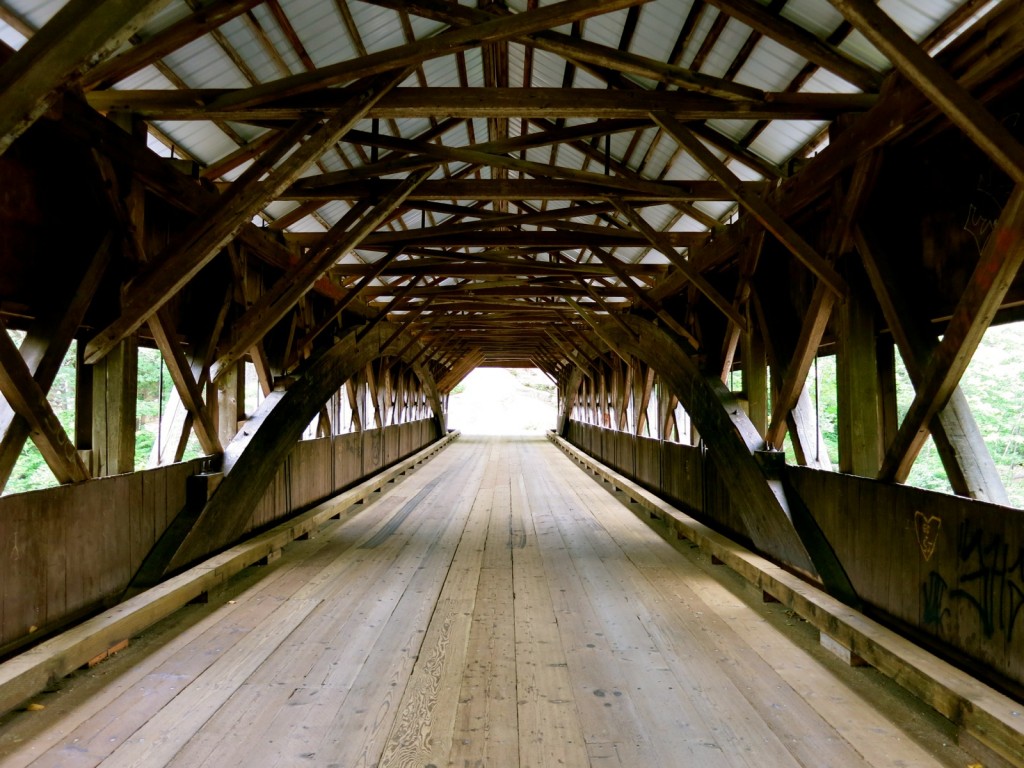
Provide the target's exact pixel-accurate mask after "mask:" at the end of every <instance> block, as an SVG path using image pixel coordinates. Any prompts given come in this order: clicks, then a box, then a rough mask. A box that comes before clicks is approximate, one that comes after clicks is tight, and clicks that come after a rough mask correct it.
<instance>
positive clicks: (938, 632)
mask: <svg viewBox="0 0 1024 768" xmlns="http://www.w3.org/2000/svg"><path fill="white" fill-rule="evenodd" d="M567 437H568V440H569V442H571V443H572V444H573V445H575V446H577V447H578V448H580V449H582V450H583V451H585V452H586V453H588V454H589V455H590V456H593V457H594V458H595V459H597V460H599V461H601V462H602V463H604V464H607V465H608V466H610V467H612V468H613V469H615V470H616V471H618V472H620V473H621V474H623V475H625V476H626V477H629V478H630V479H632V480H634V481H635V482H637V483H638V484H640V485H642V486H643V487H645V488H646V489H648V490H651V491H653V492H655V493H657V494H658V495H659V496H660V497H661V498H664V499H666V500H667V501H669V502H670V503H672V504H674V505H676V506H678V507H680V508H682V509H684V510H686V511H687V512H689V513H691V514H693V515H694V516H695V517H696V518H698V519H699V520H701V521H702V522H704V523H705V524H707V525H710V526H711V527H713V528H714V529H716V530H718V531H723V532H728V533H729V535H730V536H732V537H733V538H735V539H737V540H738V541H740V542H743V543H745V544H749V537H748V536H747V535H746V531H745V528H744V526H743V517H742V499H740V500H737V499H736V498H735V495H734V494H731V493H730V491H729V471H728V467H719V466H716V464H715V461H714V457H713V456H711V455H710V454H706V455H705V454H703V453H702V451H701V450H700V449H699V448H696V447H693V446H683V445H678V444H676V443H670V442H663V441H659V440H653V439H650V438H645V437H636V436H635V435H631V434H629V433H625V432H616V431H614V430H609V429H604V428H601V427H597V426H593V425H590V424H583V423H579V422H575V421H574V422H571V423H570V425H569V430H568V435H567ZM785 475H786V480H787V482H788V484H789V486H790V488H791V490H792V492H795V493H797V494H799V496H800V498H801V499H802V501H803V503H804V504H805V505H806V506H807V508H808V509H809V510H810V511H811V514H812V515H813V516H814V518H815V520H816V521H817V523H818V525H819V527H820V528H821V530H822V532H823V533H824V534H825V537H826V538H827V539H828V541H829V543H830V544H831V545H832V548H833V549H834V550H835V552H836V555H837V557H838V559H839V561H840V562H841V563H842V565H843V567H844V568H845V570H846V572H847V575H848V576H849V578H850V581H851V582H852V584H853V586H854V589H855V590H856V592H857V595H858V596H859V598H860V599H861V601H862V602H863V604H864V610H865V612H866V613H868V614H870V615H872V616H873V617H875V618H877V619H879V620H881V621H883V622H884V623H886V624H888V625H889V626H891V627H894V628H897V629H898V630H899V631H900V632H902V633H903V634H905V635H908V636H910V637H912V638H913V639H915V640H916V641H918V642H921V643H922V644H924V645H927V646H928V647H930V648H932V649H933V650H934V651H935V652H936V653H938V654H940V655H942V656H943V657H945V658H947V659H949V660H951V661H953V662H955V663H956V664H958V665H959V666H961V667H963V668H965V669H968V670H969V671H971V672H972V673H973V674H975V675H977V676H978V677H980V678H982V679H984V680H986V681H988V682H990V683H991V684H993V685H996V686H998V687H1000V688H1002V689H1003V690H1006V691H1008V692H1009V693H1011V694H1012V695H1014V696H1017V697H1018V698H1022V699H1024V510H1020V509H1014V508H1011V507H1003V506H999V505H997V504H989V503H985V502H981V501H975V500H972V499H966V498H963V497H960V496H953V495H951V494H944V493H937V492H934V491H925V490H921V489H918V488H911V487H908V486H905V485H899V484H894V483H882V482H879V481H877V480H871V479H867V478H861V477H855V476H852V475H844V474H839V473H837V472H827V471H822V470H814V469H808V468H806V467H794V466H790V467H786V470H785ZM783 565H786V564H783Z"/></svg>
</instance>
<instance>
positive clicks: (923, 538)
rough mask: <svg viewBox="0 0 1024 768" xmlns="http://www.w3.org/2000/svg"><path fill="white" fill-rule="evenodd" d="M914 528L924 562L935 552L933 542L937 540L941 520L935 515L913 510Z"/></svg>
mask: <svg viewBox="0 0 1024 768" xmlns="http://www.w3.org/2000/svg"><path fill="white" fill-rule="evenodd" d="M914 529H915V531H916V532H917V546H918V547H920V548H921V557H923V558H924V559H925V562H927V561H929V560H931V559H932V555H934V554H935V543H936V542H937V541H938V540H939V531H940V530H941V529H942V520H941V519H940V518H939V517H936V516H935V515H929V516H925V514H924V512H921V511H917V512H914Z"/></svg>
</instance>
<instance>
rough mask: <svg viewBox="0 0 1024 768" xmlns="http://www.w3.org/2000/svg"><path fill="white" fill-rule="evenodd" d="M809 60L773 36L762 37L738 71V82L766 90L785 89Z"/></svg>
mask: <svg viewBox="0 0 1024 768" xmlns="http://www.w3.org/2000/svg"><path fill="white" fill-rule="evenodd" d="M806 63H807V60H806V59H804V57H803V56H801V55H800V54H798V53H794V52H793V51H791V50H790V49H789V48H786V47H785V46H782V45H780V44H779V43H777V42H775V41H774V40H772V39H771V38H768V37H762V38H761V39H760V40H758V42H757V45H755V46H754V50H753V51H752V52H751V54H750V58H748V59H747V62H746V63H745V64H744V65H743V66H742V67H741V68H740V71H739V72H738V73H736V78H735V79H736V82H737V83H742V84H743V85H750V86H753V87H755V88H761V89H763V90H766V91H783V90H785V89H786V88H788V87H789V84H790V83H791V82H793V78H795V77H796V76H797V74H798V73H799V72H800V70H801V69H803V67H804V65H805V64H806Z"/></svg>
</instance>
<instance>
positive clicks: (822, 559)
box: [597, 317, 857, 603]
mask: <svg viewBox="0 0 1024 768" xmlns="http://www.w3.org/2000/svg"><path fill="white" fill-rule="evenodd" d="M625 320H626V322H627V323H628V325H629V326H630V328H631V330H632V332H631V333H624V332H622V331H621V329H619V328H618V327H617V326H616V325H614V324H613V323H610V322H606V321H601V322H599V323H598V326H597V329H598V333H599V335H600V336H601V337H602V338H603V339H604V341H605V342H606V343H607V344H608V345H609V346H610V347H612V348H613V349H616V350H617V351H618V354H619V356H620V357H623V358H626V359H628V358H629V357H630V356H634V357H637V358H639V359H640V360H643V361H644V362H645V363H647V364H648V365H649V366H651V367H652V368H654V369H655V370H656V371H657V372H658V374H659V375H660V376H661V377H662V378H663V380H664V381H665V382H666V384H667V385H668V386H669V387H670V388H671V389H672V391H673V393H674V394H675V395H676V396H678V397H679V399H680V401H681V402H682V404H683V407H684V408H685V409H686V411H687V413H688V414H690V416H691V418H692V419H693V422H694V424H695V425H696V426H697V428H698V429H699V430H700V434H701V437H702V439H703V440H704V441H705V442H706V443H707V445H708V448H709V449H710V451H711V452H712V453H713V454H714V455H715V458H716V460H717V461H719V462H721V463H722V464H721V465H722V466H727V467H729V476H730V482H729V492H730V494H732V495H734V496H735V497H736V499H737V500H738V503H737V505H736V508H737V509H738V510H739V511H740V514H741V515H742V518H743V522H744V525H745V526H746V529H747V531H748V533H749V534H750V537H751V539H752V540H753V541H754V544H755V546H757V547H758V548H759V549H761V550H762V551H764V552H767V553H769V554H771V555H772V556H774V557H777V558H779V559H781V560H782V561H783V562H787V563H790V564H791V565H793V566H794V567H796V568H798V569H800V570H803V571H805V572H808V573H812V574H816V575H817V576H819V577H820V578H821V580H822V582H823V584H824V586H825V589H826V590H828V591H829V592H830V593H832V594H834V595H835V596H837V597H840V599H843V600H844V601H847V602H849V603H855V602H856V600H857V597H856V592H855V591H854V589H853V587H852V585H851V584H850V581H849V579H848V578H847V576H846V573H845V572H844V570H843V568H842V565H841V564H840V563H839V561H838V559H837V558H836V555H835V553H834V552H833V551H832V549H831V547H830V546H829V545H828V542H827V540H825V537H824V535H823V534H822V532H821V530H820V529H819V528H818V527H817V524H816V523H815V522H814V519H813V517H812V516H811V514H810V512H809V511H808V510H807V509H806V508H804V507H803V506H802V504H801V503H800V501H799V499H798V498H796V497H793V496H788V495H787V493H786V490H785V488H784V486H783V483H782V480H781V478H780V476H779V474H778V470H777V469H775V468H773V467H772V466H771V465H770V463H768V462H765V461H760V460H758V458H756V457H755V452H757V451H761V450H763V448H764V442H763V441H762V440H761V436H760V435H759V434H758V433H757V430H756V429H755V428H754V426H753V425H752V424H751V423H750V420H749V418H747V415H746V414H745V413H744V411H743V409H742V408H741V407H740V405H739V403H738V402H737V401H736V399H735V397H734V396H733V395H732V393H730V392H729V391H728V390H727V389H726V388H725V386H724V385H723V384H722V382H721V381H720V380H719V379H718V376H717V375H714V374H713V375H710V376H705V375H704V374H703V373H702V372H701V371H700V369H699V368H698V367H697V365H696V363H695V362H694V361H693V360H691V359H690V358H689V357H688V356H687V355H686V354H684V353H683V351H682V350H681V349H679V347H678V346H677V345H676V344H675V343H674V342H673V340H672V339H671V337H669V336H668V335H667V334H665V332H664V331H661V330H660V329H658V328H656V327H655V326H654V325H652V324H650V323H648V322H646V321H644V320H641V319H640V318H637V317H626V318H625Z"/></svg>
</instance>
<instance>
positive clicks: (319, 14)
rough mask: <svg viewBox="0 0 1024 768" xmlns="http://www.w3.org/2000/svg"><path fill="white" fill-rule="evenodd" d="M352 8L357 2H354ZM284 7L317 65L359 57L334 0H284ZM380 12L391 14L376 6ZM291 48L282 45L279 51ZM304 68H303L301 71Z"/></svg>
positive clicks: (310, 56)
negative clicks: (331, 0) (325, 1)
mask: <svg viewBox="0 0 1024 768" xmlns="http://www.w3.org/2000/svg"><path fill="white" fill-rule="evenodd" d="M351 5H352V6H353V10H354V9H355V8H354V7H355V6H356V5H360V6H361V5H362V4H361V3H358V4H357V3H352V4H351ZM281 9H282V10H283V11H284V13H285V16H287V17H288V21H289V22H290V23H291V25H292V29H294V30H295V34H296V36H297V37H298V38H299V40H300V41H301V42H302V46H303V47H304V48H305V49H306V53H308V54H309V58H311V59H312V60H313V63H314V64H316V65H317V66H318V67H322V66H325V65H327V64H333V63H335V62H338V61H343V60H345V59H348V58H352V57H354V56H356V55H357V54H356V47H355V45H353V43H352V41H351V39H350V38H349V36H348V32H347V30H346V29H345V25H344V23H343V22H342V19H341V16H340V14H339V13H338V10H337V8H336V7H335V6H334V4H333V3H324V2H318V0H284V1H283V2H282V3H281ZM377 11H378V12H380V13H384V14H387V13H392V14H393V12H390V11H383V10H382V9H377ZM289 48H291V46H290V45H287V46H283V47H281V48H279V50H286V49H289ZM299 71H301V70H299Z"/></svg>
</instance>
